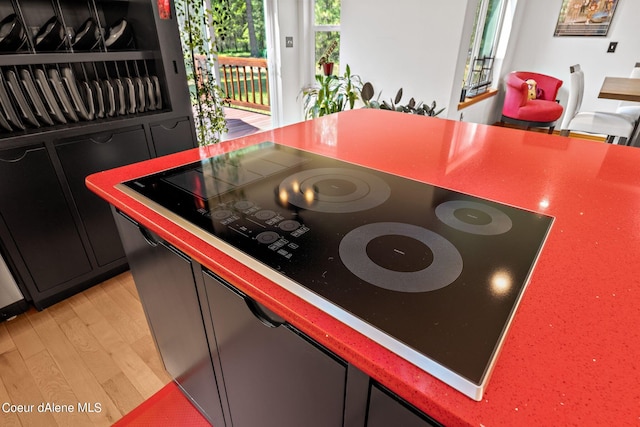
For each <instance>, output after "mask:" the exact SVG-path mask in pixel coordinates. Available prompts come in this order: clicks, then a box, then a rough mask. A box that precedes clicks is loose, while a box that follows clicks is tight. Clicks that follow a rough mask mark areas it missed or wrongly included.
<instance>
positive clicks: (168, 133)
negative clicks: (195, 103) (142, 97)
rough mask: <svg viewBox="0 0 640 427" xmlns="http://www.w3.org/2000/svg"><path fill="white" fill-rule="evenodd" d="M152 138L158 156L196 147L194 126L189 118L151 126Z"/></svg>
mask: <svg viewBox="0 0 640 427" xmlns="http://www.w3.org/2000/svg"><path fill="white" fill-rule="evenodd" d="M151 136H152V138H153V145H154V147H155V148H156V154H157V155H158V156H164V155H167V154H173V153H177V152H178V151H184V150H188V149H190V148H194V147H195V144H194V141H193V133H192V126H191V122H190V121H189V119H188V118H184V119H178V120H168V121H165V122H162V123H157V124H153V125H151Z"/></svg>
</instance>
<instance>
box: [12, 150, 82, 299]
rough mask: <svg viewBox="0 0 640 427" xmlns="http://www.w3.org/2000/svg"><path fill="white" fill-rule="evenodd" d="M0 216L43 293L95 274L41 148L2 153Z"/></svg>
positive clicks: (34, 295) (59, 187) (49, 163)
mask: <svg viewBox="0 0 640 427" xmlns="http://www.w3.org/2000/svg"><path fill="white" fill-rule="evenodd" d="M0 182H1V183H2V184H1V185H0V215H2V217H3V218H4V221H5V223H6V225H7V228H8V229H9V232H10V233H11V236H12V238H13V240H14V242H15V246H16V247H17V248H18V251H19V253H20V256H21V257H22V259H23V260H24V262H25V264H26V265H27V268H28V270H29V275H30V276H31V278H32V279H33V282H34V285H29V284H27V286H29V287H32V286H35V289H30V291H32V293H33V295H32V296H33V298H34V301H36V300H37V298H38V293H40V292H46V291H49V290H52V289H53V288H55V287H56V286H59V285H61V284H63V283H64V282H67V281H69V280H71V279H74V278H76V277H78V276H80V275H82V274H84V273H88V272H90V271H91V264H90V262H89V258H88V256H87V253H86V252H85V249H84V246H83V244H82V240H81V238H80V234H79V232H78V229H77V228H76V224H75V222H74V221H73V217H72V216H71V211H70V209H69V206H68V205H67V202H66V200H65V197H64V194H63V192H62V187H61V186H60V183H59V181H58V177H57V176H56V173H55V170H54V169H53V165H52V164H51V161H50V159H49V155H48V154H47V152H46V150H45V148H44V147H42V146H33V147H31V148H27V149H24V148H20V149H11V150H0Z"/></svg>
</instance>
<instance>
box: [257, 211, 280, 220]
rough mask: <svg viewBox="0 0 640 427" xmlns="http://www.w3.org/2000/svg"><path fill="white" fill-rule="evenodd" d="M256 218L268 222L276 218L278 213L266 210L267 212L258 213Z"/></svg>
mask: <svg viewBox="0 0 640 427" xmlns="http://www.w3.org/2000/svg"><path fill="white" fill-rule="evenodd" d="M255 216H256V218H258V219H259V220H262V221H266V220H268V219H271V218H273V217H274V216H276V213H275V212H274V211H270V210H267V209H265V210H262V211H258V212H256V213H255Z"/></svg>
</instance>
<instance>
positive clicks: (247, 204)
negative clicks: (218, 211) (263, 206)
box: [233, 200, 253, 211]
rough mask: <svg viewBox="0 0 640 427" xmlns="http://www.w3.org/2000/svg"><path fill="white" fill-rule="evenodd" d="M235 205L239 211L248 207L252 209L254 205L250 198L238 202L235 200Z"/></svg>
mask: <svg viewBox="0 0 640 427" xmlns="http://www.w3.org/2000/svg"><path fill="white" fill-rule="evenodd" d="M233 207H234V208H236V209H238V210H239V211H246V210H247V209H251V208H252V207H253V203H252V202H250V201H248V200H240V201H238V202H235V203H234V205H233Z"/></svg>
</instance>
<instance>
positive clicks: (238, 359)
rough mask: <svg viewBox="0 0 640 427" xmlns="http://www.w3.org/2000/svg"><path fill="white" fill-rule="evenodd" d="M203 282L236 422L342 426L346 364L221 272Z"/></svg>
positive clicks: (238, 425) (247, 426)
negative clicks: (239, 290) (246, 294)
mask: <svg viewBox="0 0 640 427" xmlns="http://www.w3.org/2000/svg"><path fill="white" fill-rule="evenodd" d="M204 282H205V289H206V294H207V299H208V301H209V307H210V310H211V318H212V321H213V329H214V331H215V339H216V343H217V351H218V353H217V355H214V357H216V356H217V357H219V358H220V365H221V367H222V376H223V377H224V389H225V390H226V393H227V400H228V402H229V408H230V414H231V422H232V424H233V426H234V427H254V426H262V427H268V426H273V427H288V426H305V427H310V426H318V427H327V426H341V425H342V419H343V410H344V393H345V381H346V366H345V365H344V364H343V363H342V362H340V361H338V360H337V359H335V358H334V357H332V356H330V355H329V354H328V353H326V352H325V351H324V350H321V349H320V348H319V347H318V346H317V345H315V344H313V343H312V342H310V340H308V339H306V338H305V337H303V336H302V334H301V333H299V332H298V331H295V330H292V329H290V327H289V326H288V325H286V324H283V323H281V319H277V317H274V315H273V314H272V313H268V312H267V311H265V309H264V308H261V307H260V306H259V305H257V304H256V303H254V302H252V301H251V300H248V299H246V297H242V296H241V295H240V294H239V293H237V292H234V291H232V290H230V288H228V287H227V286H226V285H224V284H223V282H221V281H220V280H218V279H217V278H215V277H213V276H211V275H209V274H206V273H205V279H204ZM260 319H261V320H260ZM212 348H214V349H215V345H212Z"/></svg>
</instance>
